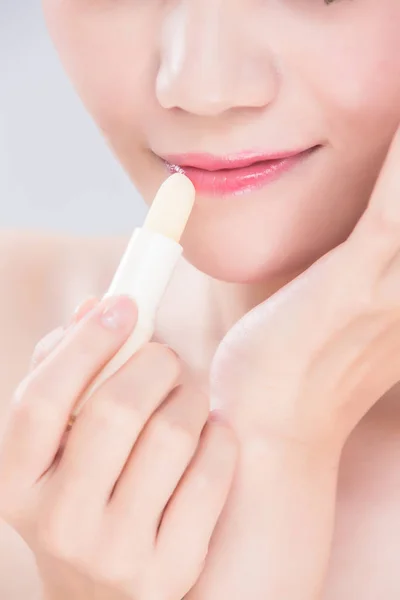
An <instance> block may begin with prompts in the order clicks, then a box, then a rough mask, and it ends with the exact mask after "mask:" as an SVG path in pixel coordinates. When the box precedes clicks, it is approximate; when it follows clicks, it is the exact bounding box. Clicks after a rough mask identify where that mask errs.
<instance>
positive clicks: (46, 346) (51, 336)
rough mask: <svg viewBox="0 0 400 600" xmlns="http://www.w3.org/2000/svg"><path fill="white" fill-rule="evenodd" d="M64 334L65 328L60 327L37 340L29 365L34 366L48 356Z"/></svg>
mask: <svg viewBox="0 0 400 600" xmlns="http://www.w3.org/2000/svg"><path fill="white" fill-rule="evenodd" d="M65 333H66V330H65V328H64V327H61V326H60V327H57V328H56V329H53V331H50V332H49V333H47V334H46V335H45V336H44V337H43V338H42V339H41V340H39V341H38V343H37V344H36V346H35V348H34V351H33V354H32V358H31V365H32V366H36V365H37V364H38V363H39V362H40V361H41V360H42V359H43V357H44V356H46V355H47V354H50V352H51V351H52V350H53V349H54V348H55V347H56V346H57V345H58V344H59V343H60V342H61V340H62V339H63V337H64V335H65Z"/></svg>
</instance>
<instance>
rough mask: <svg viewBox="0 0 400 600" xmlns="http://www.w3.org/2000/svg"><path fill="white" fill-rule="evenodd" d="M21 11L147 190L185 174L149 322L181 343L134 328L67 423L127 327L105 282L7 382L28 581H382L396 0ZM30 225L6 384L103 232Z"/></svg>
mask: <svg viewBox="0 0 400 600" xmlns="http://www.w3.org/2000/svg"><path fill="white" fill-rule="evenodd" d="M44 10H45V15H46V19H47V23H48V26H49V30H50V32H51V34H52V37H53V39H54V42H55V44H56V47H57V49H58V51H59V54H60V57H61V59H62V62H63V64H64V66H65V68H66V70H67V72H68V73H69V75H70V77H71V80H72V81H73V83H74V85H75V87H76V89H77V91H78V93H79V94H80V96H81V98H82V100H83V102H84V103H85V105H86V107H87V109H88V111H89V112H90V114H91V115H92V116H93V118H94V119H95V120H96V122H97V124H98V126H99V127H100V128H101V130H102V131H103V133H104V136H105V138H106V139H107V141H108V143H109V144H110V146H111V147H112V149H113V150H114V152H115V153H116V155H117V157H118V159H119V160H120V162H121V164H122V165H123V166H124V168H125V169H126V171H127V172H128V174H129V175H130V177H131V178H132V180H133V181H134V182H135V184H136V185H137V187H138V189H139V191H140V192H141V193H142V194H143V196H144V198H145V199H146V200H147V201H148V202H151V200H152V198H153V196H154V194H155V191H156V190H157V188H158V186H159V185H160V183H161V182H162V181H163V180H164V179H165V177H166V174H167V173H168V171H169V172H171V171H174V170H181V169H182V170H183V171H184V172H186V174H187V175H188V176H189V177H190V178H191V179H192V180H193V182H194V183H195V185H196V187H197V191H198V194H197V202H196V205H195V208H194V212H193V214H192V217H191V219H190V221H189V225H188V228H187V230H186V232H185V236H184V239H183V245H184V248H185V257H186V262H183V263H182V265H181V266H180V268H179V270H178V271H177V274H176V277H175V279H174V282H173V284H172V286H171V287H170V289H169V292H168V294H167V297H166V299H165V302H164V304H163V306H162V308H161V310H160V313H159V326H158V330H157V334H156V340H157V341H158V342H163V343H167V344H169V346H171V347H172V348H173V349H174V350H175V351H176V352H177V354H178V355H179V357H180V358H179V359H178V358H177V357H175V356H174V355H173V353H171V351H170V350H168V349H166V348H165V347H164V348H162V347H161V346H160V344H159V343H156V344H150V346H148V347H146V348H145V349H143V352H142V353H141V354H139V355H137V356H136V357H134V359H132V361H131V362H130V363H128V364H127V367H126V368H125V369H124V370H121V373H120V375H119V376H118V377H116V378H115V379H114V380H113V381H111V380H110V383H108V384H106V385H107V386H108V387H105V388H104V390H103V392H102V394H100V395H99V397H98V398H97V403H93V404H92V406H91V410H92V412H91V411H90V410H88V411H87V412H86V413H85V415H82V417H79V418H78V420H77V421H76V423H75V424H74V425H73V427H72V429H71V430H70V431H69V433H68V434H67V436H64V435H63V432H64V430H65V427H66V425H67V421H68V414H69V411H70V409H71V406H72V404H73V401H75V400H76V397H77V396H78V395H79V392H80V390H81V388H83V386H84V385H85V384H86V383H87V381H88V380H89V379H90V377H91V376H93V374H94V372H95V371H96V369H98V368H100V366H101V364H103V363H104V362H105V361H106V360H107V357H109V356H111V355H112V353H113V352H115V350H116V349H117V347H118V345H120V344H122V343H123V339H124V336H127V335H128V330H130V329H131V328H133V327H134V322H135V314H134V312H135V311H134V307H133V306H132V304H131V303H129V301H128V300H126V299H122V300H121V301H120V302H121V303H122V307H123V308H124V310H125V320H124V324H123V325H121V326H120V328H119V329H118V328H117V329H112V328H111V329H110V328H109V329H107V331H108V333H107V334H106V333H105V331H106V330H105V329H104V328H103V329H102V328H101V327H99V318H100V314H101V312H102V310H103V309H104V306H103V305H100V306H99V305H97V303H96V302H95V300H93V301H92V300H89V301H88V302H87V303H85V304H84V305H83V306H82V307H81V308H80V309H79V310H78V315H77V317H75V321H76V320H77V321H78V323H77V324H75V325H73V326H72V328H71V327H68V328H67V333H65V331H60V330H58V331H57V332H56V333H53V334H51V336H50V338H47V345H46V343H42V344H40V345H39V347H38V348H37V350H36V353H35V356H34V360H33V364H32V366H31V368H30V372H29V373H28V375H27V376H26V377H24V378H23V381H22V383H21V384H20V385H19V386H18V390H17V393H16V394H14V399H15V400H17V402H14V403H13V408H12V410H11V411H10V415H11V416H10V417H9V420H8V425H7V427H6V433H5V436H4V440H5V441H4V442H3V447H2V452H1V460H0V476H1V485H2V491H3V500H2V503H1V507H0V510H1V514H2V515H3V517H4V518H5V519H6V520H7V521H8V523H9V524H11V526H12V527H14V528H15V529H17V531H18V532H19V533H20V535H22V536H23V537H24V538H25V540H26V541H27V542H28V544H29V545H30V546H31V548H32V550H33V552H34V554H35V556H36V559H37V562H38V565H39V572H40V575H41V578H42V581H43V583H44V588H45V593H46V594H47V597H48V598H49V600H59V599H64V598H71V597H73V598H76V599H78V600H86V599H87V598H88V599H89V598H90V599H92V598H93V599H94V598H96V600H97V599H101V600H104V599H107V600H114V599H115V600H119V599H120V598H135V599H136V600H148V599H150V598H171V600H175V599H176V600H180V598H181V597H182V595H186V597H187V598H189V600H209V599H212V600H214V599H215V600H220V599H225V598H229V599H230V600H236V599H242V598H244V597H246V598H247V597H251V598H252V599H253V600H255V599H257V600H258V599H260V600H261V599H264V598H273V599H274V600H278V599H285V600H291V599H293V600H317V599H318V600H319V599H320V598H324V599H328V600H339V599H340V600H346V599H353V598H360V599H362V600H369V599H371V600H372V599H374V600H375V599H376V598H378V597H385V598H387V599H389V598H393V599H394V598H397V597H398V596H399V593H400V577H399V576H398V568H397V556H398V550H399V547H398V545H399V542H398V539H399V529H400V518H399V510H398V506H399V502H400V492H399V479H398V475H397V474H398V471H399V470H398V463H399V458H400V452H399V443H398V442H399V436H400V434H399V419H400V409H399V403H398V401H397V400H398V390H397V389H396V387H395V384H396V383H397V381H398V380H399V378H400V364H399V360H398V358H397V357H398V356H399V341H398V340H399V339H400V336H399V334H400V331H399V308H398V307H399V301H400V287H399V278H400V270H399V264H398V262H399V261H398V260H397V258H398V250H399V246H400V242H399V239H400V236H399V217H400V209H399V199H400V176H399V173H398V165H399V164H400V141H399V138H398V137H397V138H396V137H395V133H396V130H397V127H398V125H399V121H400V108H399V107H400V53H399V52H398V29H399V24H400V5H399V3H398V0H381V1H380V2H376V1H374V0H354V1H350V0H336V1H335V0H333V1H330V2H328V1H327V0H326V1H325V2H324V0H300V1H298V0H282V1H279V2H276V1H274V2H272V1H271V2H269V1H267V0H265V1H264V2H253V1H251V0H237V1H236V2H231V1H230V2H228V1H224V0H175V1H174V2H137V1H134V0H132V1H128V0H125V1H121V2H111V1H110V0H98V1H96V2H93V1H89V0H82V1H79V2H78V0H64V2H56V1H55V0H44ZM394 137H395V141H394V142H393V145H392V148H391V151H390V154H389V156H388V159H387V160H386V161H385V158H386V155H387V153H388V150H389V147H390V146H391V142H392V139H393V138H394ZM383 165H385V166H384V167H383ZM382 167H383V170H382ZM380 172H382V176H381V177H379V179H378V175H379V173H380ZM377 180H378V183H377ZM365 209H367V210H365ZM93 218H95V215H94V217H93ZM34 242H35V244H33V242H32V241H29V240H28V241H25V242H24V241H22V242H21V240H20V239H18V240H14V241H13V240H12V236H11V240H10V238H8V239H4V241H3V244H4V247H5V248H7V249H8V250H10V249H11V250H10V251H11V252H12V253H11V254H10V256H14V258H13V259H11V260H12V261H13V263H12V266H11V268H9V267H5V268H4V273H3V285H4V286H7V289H9V290H10V292H9V295H8V300H6V301H5V300H3V302H7V303H8V304H10V305H11V304H12V315H13V317H14V318H13V319H12V320H10V317H9V314H8V315H7V319H3V320H4V325H3V331H4V332H5V333H4V339H5V340H6V339H7V332H9V335H10V336H11V333H10V332H13V336H14V338H15V332H18V327H19V328H21V324H20V323H21V319H24V321H23V323H24V327H23V328H22V329H23V332H22V331H21V334H20V340H18V344H16V343H15V342H14V343H13V346H12V347H13V348H15V351H14V352H15V354H14V355H13V356H18V360H19V362H17V363H15V364H17V365H19V366H17V367H16V368H15V372H14V371H13V372H12V373H11V374H10V373H9V372H8V370H7V373H6V372H4V377H3V380H4V386H3V389H4V394H3V396H4V398H5V400H4V402H7V399H6V396H7V398H8V399H9V396H8V394H11V391H10V390H11V388H12V384H14V383H15V384H17V382H18V381H19V379H20V378H22V377H23V369H22V366H21V365H22V363H23V357H24V349H25V352H26V355H27V354H28V351H27V348H29V347H30V343H31V342H33V339H34V335H36V332H37V331H39V330H43V328H44V327H45V326H46V327H47V326H48V327H50V326H54V324H55V323H56V322H57V323H58V322H59V321H61V320H62V319H63V318H64V314H65V313H64V311H65V310H66V307H67V306H69V303H70V302H71V299H72V298H75V297H77V296H79V297H80V296H81V295H84V294H86V293H90V294H94V295H95V296H100V295H101V294H102V292H104V290H105V289H106V286H107V282H108V281H109V279H110V276H111V275H112V273H113V269H114V268H115V266H116V265H117V263H118V258H119V256H120V255H121V252H122V250H123V247H124V245H125V243H126V240H113V239H107V240H104V239H102V240H97V241H96V240H95V241H87V240H76V239H70V240H69V239H63V240H61V241H53V240H45V239H42V240H40V241H38V240H34ZM32 246H35V248H34V251H32ZM21 248H22V250H21ZM32 252H33V254H32ZM33 256H34V257H35V260H33ZM74 259H78V260H79V262H77V261H76V260H74ZM8 264H10V263H8ZM27 264H29V265H30V276H29V277H30V278H29V282H24V283H21V279H20V278H18V277H16V276H15V273H16V271H17V272H18V269H21V268H22V266H24V265H27ZM21 265H22V266H21ZM82 280H86V281H87V287H85V288H83V286H82V284H80V283H79V282H81V281H82ZM18 282H19V283H18ZM55 284H57V286H58V287H57V290H58V300H57V302H55V299H54V298H53V297H49V296H48V294H46V292H45V290H46V289H49V287H51V286H54V285H55ZM22 286H23V287H22ZM44 296H45V298H44ZM21 297H28V299H29V301H26V302H25V301H22V303H21ZM32 298H35V299H36V302H32ZM10 299H11V300H10ZM16 299H18V302H15V300H16ZM31 306H32V308H30V307H31ZM38 306H41V307H42V308H43V310H41V311H40V314H39V315H38V314H37V311H38ZM33 307H34V308H33ZM6 321H7V322H6ZM100 331H101V332H102V333H100ZM110 331H111V333H110ZM27 332H28V333H29V335H28V334H27ZM107 336H108V337H107ZM3 347H4V356H5V357H8V358H9V356H10V347H9V343H6V341H4V342H3ZM82 353H83V355H84V356H85V357H86V361H83V362H82V361H81V362H79V361H78V360H77V358H79V357H81V356H82ZM140 361H142V362H140ZM78 363H79V364H78ZM79 365H81V366H80V367H79ZM182 365H184V366H183V367H182ZM7 369H8V367H7ZM4 370H5V371H6V369H4ZM154 373H157V377H154ZM160 373H161V374H162V376H161V375H160ZM17 374H18V381H17ZM139 374H141V375H140V377H139ZM181 375H182V377H181ZM124 377H125V378H126V379H125V383H124ZM180 377H181V379H182V381H183V383H182V385H180V386H178V388H176V387H175V386H176V383H177V382H178V378H180ZM60 381H62V382H63V386H60ZM156 381H158V382H160V381H161V383H159V388H158V389H157V390H155V389H154V386H155V383H154V382H156ZM209 381H210V382H211V389H210V390H208V387H209V386H208V382H209ZM132 388H133V389H134V390H135V394H134V396H135V402H136V403H139V404H140V400H141V399H143V398H149V397H151V398H152V402H150V403H148V405H147V404H146V411H147V412H145V416H144V413H140V414H141V419H142V420H139V421H137V414H138V412H137V410H135V411H133V415H134V416H135V415H136V420H134V421H132V410H131V409H130V410H128V409H127V403H126V402H123V403H119V402H118V401H119V399H124V398H125V397H126V396H127V397H130V395H129V390H132ZM200 388H203V389H204V390H207V391H210V392H211V398H212V404H213V407H215V406H219V407H220V408H221V412H220V413H217V415H219V417H217V419H214V418H213V419H211V420H210V419H208V417H207V413H208V408H207V402H206V401H205V400H204V395H203V393H201V392H200V391H198V390H199V389H200ZM174 389H175V392H173V391H172V390H174ZM60 390H61V391H60ZM176 390H178V392H176ZM131 395H132V392H131ZM55 396H57V402H56V403H55V402H54V397H55ZM165 398H166V399H165ZM49 400H50V402H49ZM52 400H53V401H52ZM378 400H379V403H378ZM189 403H190V407H191V410H190V411H188V410H187V406H188V404H189ZM51 406H55V407H56V409H52V408H50V407H51ZM95 406H96V407H97V408H95V409H94V407H95ZM130 406H132V405H131V404H130ZM140 406H142V405H140ZM122 407H123V408H122ZM135 408H136V409H137V408H138V407H137V406H136V405H135ZM185 409H186V412H185ZM94 410H95V411H96V412H94ZM49 411H50V413H49ZM102 411H103V412H102ZM49 414H50V416H49ZM99 414H100V415H103V416H102V417H101V418H99ZM116 415H117V416H116ZM127 415H129V417H128V416H127ZM151 415H153V416H152V417H151ZM160 416H161V418H160ZM150 417H151V418H150ZM129 419H131V420H129ZM146 419H150V420H149V421H148V422H147V425H145V421H146ZM160 421H161V422H162V423H163V424H164V425H165V423H167V425H168V426H167V427H166V428H165V427H164V428H161V429H160V428H157V429H156V428H155V427H152V424H153V425H154V423H160ZM176 421H178V427H176ZM205 421H208V423H207V426H206V427H205V429H204V428H203V426H204V424H205ZM102 423H103V426H102ZM104 423H106V426H105V427H104ZM171 423H172V427H171ZM174 423H175V425H174ZM228 423H229V425H230V427H228V426H227V424H228ZM142 429H143V431H142ZM230 429H232V431H233V432H234V434H235V437H236V439H237V442H238V443H237V442H235V441H234V438H233V437H232V435H233V434H232V433H231V432H230ZM165 430H166V431H168V432H169V434H170V432H171V431H172V432H174V434H173V435H169V434H167V436H165V437H164V436H163V435H162V436H161V438H160V437H159V435H158V434H157V435H156V434H155V433H154V432H157V433H159V432H160V431H165ZM182 430H183V431H184V432H185V435H183V436H180V435H178V436H176V435H175V433H176V431H179V432H182ZM133 432H134V433H133ZM188 432H189V434H190V435H187V433H188ZM201 432H202V433H201ZM160 439H161V440H162V442H163V443H159V440H160ZM177 439H179V440H180V442H179V444H177V443H176V440H177ZM21 440H23V443H21ZM189 440H190V442H189ZM183 441H185V443H183ZM157 444H158V445H157ZM163 444H164V445H163ZM60 445H61V447H62V451H60ZM132 446H133V450H132V452H131V447H132ZM237 446H238V448H239V452H238V454H237V459H236V452H237V450H236V447H237ZM111 448H113V449H114V451H113V452H112V453H111V452H110V449H111ZM128 450H129V452H128ZM128 455H129V460H128ZM163 456H164V457H165V456H168V461H165V460H164V462H163V461H162V457H163ZM171 456H173V457H174V458H173V459H172V458H171ZM116 457H117V458H116ZM216 457H220V458H221V460H217V459H216ZM146 461H147V462H146ZM166 462H167V463H168V464H166ZM132 465H133V466H132ZM145 465H147V469H146V468H145ZM212 465H214V466H215V469H214V470H212V468H211V466H212ZM235 465H236V468H235V469H234V466H235ZM149 473H152V474H153V477H150V476H148V475H149ZM157 474H158V475H157ZM162 474H163V475H164V476H162ZM139 475H140V476H139ZM179 480H180V483H178V482H179ZM167 481H168V485H167V483H166V482H167ZM121 482H122V483H121ZM199 482H203V484H202V485H200V486H199ZM210 482H211V485H210ZM204 483H205V485H204ZM163 485H164V488H163V489H162V490H161V488H162V486H163ZM146 486H147V487H146ZM60 490H61V492H62V493H60ZM118 490H120V494H118ZM167 490H168V493H167ZM167 497H168V498H167ZM118 498H119V503H118ZM121 498H122V500H121ZM145 498H146V499H147V500H146V501H145ZM115 499H117V501H114V500H115ZM149 499H150V500H149ZM161 499H162V500H161ZM132 506H133V510H132ZM110 507H114V508H113V509H112V510H111V513H112V514H113V515H114V517H113V519H112V518H111V519H110V517H109V513H110ZM123 507H125V510H123ZM128 508H129V509H130V510H129V511H128ZM335 517H336V518H335ZM216 523H218V524H217V526H216V528H215V529H214V527H215V525H216ZM168 524H169V525H168ZM185 532H186V533H185ZM9 535H11V534H9ZM207 548H208V552H207ZM16 560H17V552H16Z"/></svg>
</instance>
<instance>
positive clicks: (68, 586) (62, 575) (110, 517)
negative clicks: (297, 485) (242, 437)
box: [0, 297, 237, 600]
mask: <svg viewBox="0 0 400 600" xmlns="http://www.w3.org/2000/svg"><path fill="white" fill-rule="evenodd" d="M135 322H136V308H135V305H134V303H133V302H132V301H131V300H130V299H129V298H127V297H116V298H108V299H106V300H104V301H102V302H101V303H99V304H98V305H97V306H95V307H94V308H92V309H91V310H90V311H89V312H87V314H85V315H84V316H83V317H82V318H80V320H78V322H77V323H76V324H75V325H74V326H73V327H72V328H69V329H67V331H66V333H65V334H64V336H59V339H58V340H57V343H56V344H53V348H51V349H50V350H49V351H48V353H47V355H46V353H45V352H44V353H43V351H41V353H42V355H43V356H41V358H40V360H38V359H37V355H38V353H36V360H35V365H34V366H33V368H31V370H30V372H29V373H28V375H27V377H26V378H25V379H24V380H23V382H22V383H21V384H20V385H19V387H18V389H17V390H16V392H15V397H14V402H13V404H12V408H11V412H10V418H9V421H8V423H7V426H6V429H5V432H4V434H3V438H2V443H1V447H0V516H1V517H2V518H3V519H5V520H6V521H7V522H8V523H9V524H10V525H11V526H12V527H13V528H14V529H15V530H16V531H17V532H18V533H19V534H20V535H21V536H22V537H23V538H24V539H25V541H26V542H27V544H28V545H29V546H30V548H31V549H32V550H33V552H34V554H35V556H36V560H37V564H38V568H39V572H40V575H41V577H42V580H43V585H44V589H45V593H46V595H47V597H48V598H49V599H51V600H70V599H71V598H74V600H94V599H96V600H128V599H135V600H181V599H182V598H183V597H184V596H185V595H186V594H187V592H188V591H189V590H190V589H191V588H192V587H193V585H194V584H195V582H196V581H197V579H198V577H199V575H200V573H201V571H202V567H203V564H204V561H205V557H206V554H207V550H208V545H209V542H210V538H211V535H212V533H213V530H214V527H215V525H216V523H217V520H218V517H219V515H220V513H221V511H222V508H223V506H224V504H225V500H226V498H227V495H228V492H229V488H230V484H231V481H232V478H233V471H234V466H235V459H236V452H237V446H236V442H235V439H234V437H233V434H232V433H231V431H230V430H229V428H228V427H227V426H225V425H224V423H222V422H219V421H218V420H214V419H208V415H209V404H208V399H207V398H206V397H204V395H203V394H202V393H201V392H200V391H199V390H198V389H196V388H195V387H189V386H187V385H185V386H182V385H177V381H178V377H179V375H180V371H181V367H180V360H179V358H178V357H177V356H176V355H175V354H174V352H173V351H171V350H170V349H168V348H167V347H165V346H163V345H161V344H157V343H149V344H147V345H146V346H144V347H143V348H142V349H141V350H140V351H139V352H138V353H137V354H135V355H134V356H133V357H132V358H131V359H130V360H129V361H128V362H127V363H126V364H125V365H124V366H123V367H121V369H120V370H119V371H118V372H117V373H115V374H114V375H113V376H111V377H110V378H109V379H108V380H107V381H106V382H105V383H103V384H102V385H101V386H100V387H99V388H98V390H97V391H96V392H95V393H94V394H93V395H92V396H91V397H90V399H89V400H88V402H87V403H86V404H85V405H84V407H83V408H82V410H81V412H80V413H79V416H78V418H77V419H76V421H75V423H74V425H73V427H72V429H71V430H70V431H69V432H68V433H67V434H66V428H67V424H68V420H69V417H70V415H71V412H72V410H73V407H74V406H75V404H76V403H77V401H78V400H79V397H80V396H81V395H82V393H83V392H84V390H85V389H86V388H87V386H88V385H89V384H90V382H91V380H93V378H94V377H95V376H96V375H97V374H98V372H99V371H100V370H101V369H102V368H103V367H104V366H105V364H106V363H107V362H108V361H109V360H110V358H111V357H112V356H113V355H114V354H115V353H116V352H117V351H118V350H119V348H120V347H121V346H122V345H123V343H124V342H125V341H126V339H127V338H128V336H129V334H130V333H131V332H132V330H133V328H134V326H135ZM54 346H55V347H54ZM39 354H40V352H39Z"/></svg>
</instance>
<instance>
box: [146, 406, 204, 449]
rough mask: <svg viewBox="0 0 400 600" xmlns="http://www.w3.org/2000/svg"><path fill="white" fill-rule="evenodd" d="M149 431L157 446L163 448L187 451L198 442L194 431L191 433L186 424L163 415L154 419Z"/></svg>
mask: <svg viewBox="0 0 400 600" xmlns="http://www.w3.org/2000/svg"><path fill="white" fill-rule="evenodd" d="M149 430H150V434H151V437H152V439H154V440H157V444H158V445H159V446H161V447H163V448H164V447H165V448H169V449H171V448H178V449H179V450H180V449H182V450H187V449H189V448H191V447H192V446H193V444H194V443H196V441H197V438H196V435H195V433H194V431H191V430H190V429H189V428H188V427H186V426H185V425H184V423H181V422H179V421H174V420H172V419H169V418H167V417H166V416H164V415H162V413H160V415H158V416H156V417H153V419H152V421H151V422H150V424H149Z"/></svg>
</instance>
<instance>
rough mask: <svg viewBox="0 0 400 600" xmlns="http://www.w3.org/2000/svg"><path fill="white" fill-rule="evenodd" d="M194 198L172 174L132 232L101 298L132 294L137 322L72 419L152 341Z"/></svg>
mask: <svg viewBox="0 0 400 600" xmlns="http://www.w3.org/2000/svg"><path fill="white" fill-rule="evenodd" d="M194 200H195V189H194V186H193V184H192V182H191V181H190V179H188V178H187V177H186V176H185V175H183V174H181V173H175V174H174V175H171V176H170V177H169V178H168V179H167V180H166V181H164V183H163V184H162V186H161V187H160V189H159V191H158V193H157V195H156V197H155V199H154V201H153V204H152V205H151V208H150V210H149V213H148V215H147V218H146V220H145V222H144V225H143V227H141V228H136V229H135V230H134V232H133V234H132V237H131V239H130V241H129V244H128V247H127V249H126V251H125V253H124V255H123V257H122V260H121V262H120V264H119V267H118V269H117V271H116V273H115V275H114V278H113V280H112V283H111V285H110V288H109V290H108V291H107V293H106V294H105V295H104V297H107V296H118V295H128V296H131V297H132V298H133V299H134V300H135V302H136V304H137V307H138V321H137V324H136V327H135V329H134V330H133V332H132V334H131V335H130V337H129V338H128V340H127V341H126V342H125V344H124V345H123V346H122V347H121V348H120V350H119V351H118V352H117V354H115V355H114V356H113V358H112V359H111V360H110V361H109V362H108V363H107V365H106V366H105V367H104V368H103V370H102V371H101V372H100V373H99V374H98V376H97V377H96V378H95V379H94V381H93V382H92V383H91V385H90V386H89V387H88V388H87V390H86V391H85V393H84V394H83V396H82V398H81V399H80V401H79V403H78V404H77V406H76V407H75V409H74V413H73V418H74V417H76V415H77V414H78V412H79V411H80V409H81V408H82V406H83V404H85V402H86V401H87V400H88V399H89V397H90V396H91V395H92V394H93V392H94V391H95V390H96V389H97V388H98V387H99V386H100V385H101V384H102V383H103V382H104V381H105V380H106V379H108V378H109V377H110V376H111V375H113V374H114V373H115V372H116V371H118V369H119V368H120V367H121V366H122V365H123V364H125V363H126V362H127V360H128V359H129V358H130V357H131V356H132V355H133V354H134V353H135V352H136V351H137V350H139V349H140V348H141V347H142V346H143V345H144V344H146V343H147V342H149V341H150V340H151V338H152V336H153V333H154V326H155V317H156V312H157V309H158V307H159V304H160V302H161V300H162V298H163V295H164V292H165V290H166V288H167V286H168V284H169V282H170V279H171V277H172V274H173V272H174V269H175V267H176V265H177V263H178V261H179V258H180V257H181V255H182V251H183V248H182V246H181V245H180V244H179V241H180V238H181V236H182V233H183V231H184V229H185V227H186V223H187V221H188V219H189V216H190V213H191V211H192V208H193V204H194Z"/></svg>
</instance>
